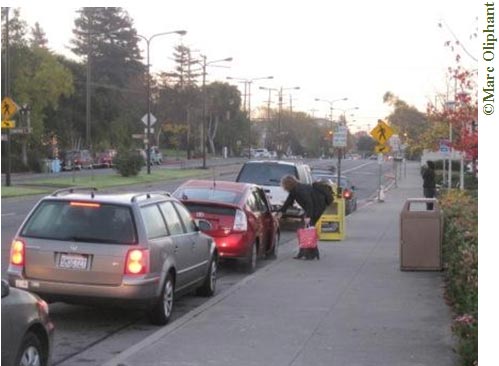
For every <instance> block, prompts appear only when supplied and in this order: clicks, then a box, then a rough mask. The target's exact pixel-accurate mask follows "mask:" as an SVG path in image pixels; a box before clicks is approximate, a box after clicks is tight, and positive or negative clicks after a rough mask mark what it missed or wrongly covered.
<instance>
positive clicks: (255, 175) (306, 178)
mask: <svg viewBox="0 0 499 366" xmlns="http://www.w3.org/2000/svg"><path fill="white" fill-rule="evenodd" d="M285 175H293V176H295V177H296V178H297V179H298V180H299V181H300V182H301V183H306V184H311V183H312V175H311V173H310V167H309V166H308V165H306V164H302V163H300V162H289V161H277V160H265V161H258V160H254V161H248V162H246V163H245V164H244V165H243V166H242V168H241V170H240V171H239V174H238V176H237V178H236V182H241V183H253V184H256V185H259V186H261V187H262V188H263V190H264V192H265V193H266V195H267V197H268V198H269V201H270V204H271V205H272V209H273V210H277V209H279V208H280V207H281V206H282V205H283V204H284V202H285V201H286V198H288V193H287V192H286V191H285V190H284V189H283V188H282V187H281V178H282V177H284V176H285ZM304 214H305V212H304V211H303V208H301V207H300V206H299V205H298V204H297V203H295V204H294V206H293V207H290V208H289V209H288V210H287V211H286V212H285V213H284V215H283V216H284V217H300V218H301V217H303V216H304Z"/></svg>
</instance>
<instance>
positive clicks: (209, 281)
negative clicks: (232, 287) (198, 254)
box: [197, 257, 218, 297]
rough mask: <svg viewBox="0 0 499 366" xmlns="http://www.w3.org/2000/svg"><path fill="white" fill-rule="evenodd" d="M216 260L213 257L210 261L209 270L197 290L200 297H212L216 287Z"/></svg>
mask: <svg viewBox="0 0 499 366" xmlns="http://www.w3.org/2000/svg"><path fill="white" fill-rule="evenodd" d="M217 271H218V265H217V259H216V257H213V258H212V259H211V261H210V268H209V270H208V273H207V274H206V278H205V279H204V282H203V285H202V286H201V287H200V288H199V289H198V291H197V293H198V295H201V296H207V297H208V296H213V295H214V294H215V291H216V287H217Z"/></svg>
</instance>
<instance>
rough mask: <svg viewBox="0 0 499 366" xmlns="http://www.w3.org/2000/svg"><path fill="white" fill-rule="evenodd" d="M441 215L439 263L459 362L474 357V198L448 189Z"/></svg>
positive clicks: (475, 214) (476, 331)
mask: <svg viewBox="0 0 499 366" xmlns="http://www.w3.org/2000/svg"><path fill="white" fill-rule="evenodd" d="M440 203H441V206H442V209H443V210H444V214H445V229H444V242H443V262H444V268H445V270H446V272H445V278H446V296H447V299H448V301H449V303H450V305H451V306H452V308H453V310H454V313H455V314H456V317H455V319H454V323H453V326H452V330H453V332H454V334H455V335H456V336H457V337H458V340H459V342H458V353H459V355H460V357H461V362H462V364H463V365H466V366H468V365H469V366H471V365H474V364H475V362H477V360H478V201H477V199H476V198H475V197H473V196H471V195H470V194H468V193H466V192H464V191H457V190H451V191H448V192H447V193H446V194H445V195H444V196H442V198H441V200H440Z"/></svg>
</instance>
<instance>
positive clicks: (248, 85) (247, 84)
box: [227, 76, 274, 159]
mask: <svg viewBox="0 0 499 366" xmlns="http://www.w3.org/2000/svg"><path fill="white" fill-rule="evenodd" d="M273 78H274V77H273V76H264V77H259V78H251V79H246V78H234V77H231V76H227V80H236V81H239V82H242V83H244V90H245V91H247V94H248V125H249V128H248V158H249V159H251V84H252V83H253V82H254V81H257V80H266V79H273ZM245 94H246V93H245ZM245 104H246V103H245Z"/></svg>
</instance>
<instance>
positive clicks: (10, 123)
mask: <svg viewBox="0 0 499 366" xmlns="http://www.w3.org/2000/svg"><path fill="white" fill-rule="evenodd" d="M2 108H3V107H2ZM15 127H16V122H14V121H2V128H15Z"/></svg>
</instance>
